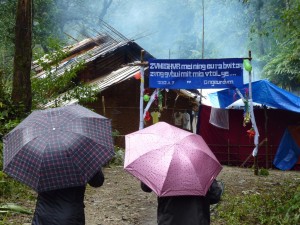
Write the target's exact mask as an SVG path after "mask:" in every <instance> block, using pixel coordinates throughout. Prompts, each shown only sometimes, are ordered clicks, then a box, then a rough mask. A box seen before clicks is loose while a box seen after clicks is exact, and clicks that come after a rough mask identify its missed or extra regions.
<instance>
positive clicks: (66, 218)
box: [32, 170, 104, 225]
mask: <svg viewBox="0 0 300 225" xmlns="http://www.w3.org/2000/svg"><path fill="white" fill-rule="evenodd" d="M103 182H104V175H103V173H102V171H101V170H100V171H99V172H98V173H97V174H96V175H95V176H94V177H93V178H92V179H91V180H90V181H89V182H88V183H89V184H90V185H91V186H92V187H100V186H102V185H103ZM85 188H86V187H85V186H79V187H71V188H65V189H59V190H53V191H45V192H40V193H38V198H37V202H36V208H35V212H34V217H33V220H32V225H84V224H85V216H84V193H85Z"/></svg>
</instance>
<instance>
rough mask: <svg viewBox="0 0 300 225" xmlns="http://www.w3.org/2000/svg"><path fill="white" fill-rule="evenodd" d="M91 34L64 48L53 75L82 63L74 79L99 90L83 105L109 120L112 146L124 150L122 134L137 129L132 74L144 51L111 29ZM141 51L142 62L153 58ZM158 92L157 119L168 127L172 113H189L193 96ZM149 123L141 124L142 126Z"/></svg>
mask: <svg viewBox="0 0 300 225" xmlns="http://www.w3.org/2000/svg"><path fill="white" fill-rule="evenodd" d="M93 35H95V36H91V37H90V38H86V39H84V40H82V41H80V42H77V43H75V44H73V45H72V46H71V47H69V48H68V57H67V58H66V59H65V60H63V61H62V62H61V63H60V65H59V67H58V68H57V73H58V74H63V72H64V70H65V69H67V68H68V67H70V66H71V65H72V64H74V63H76V62H78V61H80V60H84V62H85V64H86V67H85V69H83V70H82V71H81V72H79V73H78V74H77V78H78V79H79V80H80V81H83V82H85V83H88V84H91V85H94V86H95V87H96V88H97V91H99V95H98V100H97V101H96V102H93V103H90V104H88V105H87V106H88V107H89V108H93V109H94V110H95V111H96V112H97V113H99V114H101V115H103V116H105V117H107V118H110V119H111V120H112V126H113V130H116V131H118V132H119V134H120V135H119V137H118V138H116V144H117V145H119V146H120V147H124V135H126V134H128V133H131V132H134V131H137V130H138V129H139V121H140V118H139V114H140V82H141V81H140V79H136V78H135V75H136V74H137V73H138V72H139V71H140V66H138V65H136V62H139V61H140V60H141V52H142V51H144V50H143V48H142V47H141V46H139V45H138V44H137V43H136V42H134V41H133V40H129V39H127V38H125V37H124V36H123V35H121V34H120V33H118V32H117V31H116V30H114V29H113V28H111V27H109V29H106V30H105V32H102V33H101V32H97V34H93ZM144 52H145V54H144V58H143V59H144V60H145V61H147V60H148V59H149V58H153V56H152V55H151V54H150V53H149V52H147V51H144ZM32 68H33V69H34V70H35V71H36V73H37V76H43V74H44V73H45V72H44V71H42V70H41V69H40V68H39V67H38V66H37V64H36V63H33V66H32ZM144 69H145V82H144V86H145V88H146V90H148V91H149V92H150V94H151V93H152V92H153V90H151V89H149V88H148V67H147V66H145V68H144ZM161 93H162V96H163V100H162V101H163V105H162V106H163V107H162V110H161V111H160V115H161V116H160V118H159V119H160V120H161V121H165V122H168V123H170V124H174V118H173V115H174V113H175V112H184V111H186V110H191V107H192V105H193V104H194V103H195V102H196V97H197V95H196V94H195V93H193V92H190V91H186V90H161ZM74 102H75V101H71V102H65V103H64V104H72V103H74ZM49 104H51V103H49ZM146 104H147V102H144V107H145V106H146ZM48 106H49V105H48ZM155 110H158V106H157V104H156V102H154V103H153V104H152V105H151V107H150V108H149V112H152V111H155ZM151 124H152V120H149V121H145V126H148V125H151Z"/></svg>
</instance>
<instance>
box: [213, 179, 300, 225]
mask: <svg viewBox="0 0 300 225" xmlns="http://www.w3.org/2000/svg"><path fill="white" fill-rule="evenodd" d="M282 183H283V185H280V186H277V187H274V188H273V189H272V190H270V189H268V188H266V189H265V190H262V192H263V193H258V192H251V191H247V192H246V191H245V192H244V195H235V196H229V195H228V194H227V193H226V191H225V194H224V195H223V199H222V204H220V205H219V207H218V212H217V215H215V216H214V217H215V218H213V219H212V220H213V221H217V222H220V223H221V221H226V224H233V225H235V224H236V225H237V224H265V225H283V224H286V225H289V224H299V223H300V201H299V200H300V182H299V181H297V182H295V181H288V180H286V181H283V182H282Z"/></svg>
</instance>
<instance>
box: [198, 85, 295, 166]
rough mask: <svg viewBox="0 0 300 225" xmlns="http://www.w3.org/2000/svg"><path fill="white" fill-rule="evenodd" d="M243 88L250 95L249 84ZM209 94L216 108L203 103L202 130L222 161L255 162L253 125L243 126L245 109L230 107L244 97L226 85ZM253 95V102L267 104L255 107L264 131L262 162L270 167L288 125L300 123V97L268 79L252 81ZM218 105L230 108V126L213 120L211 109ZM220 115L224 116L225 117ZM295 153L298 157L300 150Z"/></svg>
mask: <svg viewBox="0 0 300 225" xmlns="http://www.w3.org/2000/svg"><path fill="white" fill-rule="evenodd" d="M239 90H240V92H241V93H242V94H243V96H246V95H247V91H248V84H245V85H244V87H243V88H240V89H239ZM209 97H210V99H211V102H212V106H213V108H212V107H210V106H206V105H202V106H201V108H200V115H199V118H200V119H199V134H200V135H201V136H202V137H203V138H204V140H205V141H206V143H207V144H208V145H209V146H210V148H211V149H212V151H213V152H214V153H215V155H216V156H217V158H218V159H219V160H220V162H221V163H222V164H227V165H236V166H252V165H253V157H252V155H251V153H252V151H253V149H254V144H253V137H251V135H249V133H248V132H247V131H249V130H250V129H251V123H249V124H247V125H246V126H243V120H244V117H243V114H244V111H243V110H240V109H239V110H238V109H226V107H228V106H229V105H230V104H232V103H233V102H235V101H237V100H238V99H239V98H240V97H239V95H238V94H237V93H236V91H235V90H231V89H224V90H221V91H218V92H215V93H212V94H209ZM252 99H253V102H256V103H259V104H261V105H263V106H265V107H263V108H261V107H254V113H255V119H256V123H257V127H258V130H259V134H260V137H259V141H260V145H259V152H258V156H257V160H258V165H259V166H260V167H264V168H270V167H272V166H273V160H274V158H275V155H276V153H277V149H278V147H279V145H280V142H281V139H282V137H283V134H284V132H285V130H286V128H287V127H289V126H291V125H297V124H300V98H299V97H297V96H295V95H293V94H292V93H290V92H287V91H285V90H283V89H281V88H279V87H277V86H276V85H274V84H272V83H270V82H269V81H267V80H260V81H255V82H252ZM269 107H271V108H269ZM215 108H220V109H221V110H222V109H223V110H226V111H227V114H228V115H227V116H228V118H227V119H228V121H229V129H221V128H218V127H216V126H214V125H212V124H211V123H210V122H209V121H210V116H211V111H212V110H214V109H215ZM220 115H222V114H220ZM219 119H220V120H222V118H219ZM285 152H286V154H285V156H286V155H287V154H288V152H289V151H287V150H286V151H285ZM290 156H291V154H290ZM294 156H295V157H297V154H295V155H294ZM282 157H283V156H282V155H281V158H282ZM283 158H284V157H283ZM297 160H298V159H296V160H295V159H294V161H297ZM298 162H299V161H298ZM295 167H299V168H300V164H298V163H297V162H296V164H295V166H294V168H295Z"/></svg>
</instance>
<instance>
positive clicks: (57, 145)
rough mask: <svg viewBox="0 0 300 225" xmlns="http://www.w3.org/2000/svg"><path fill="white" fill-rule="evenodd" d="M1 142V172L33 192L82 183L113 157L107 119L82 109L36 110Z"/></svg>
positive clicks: (69, 107) (109, 125)
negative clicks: (28, 187)
mask: <svg viewBox="0 0 300 225" xmlns="http://www.w3.org/2000/svg"><path fill="white" fill-rule="evenodd" d="M3 141H4V152H3V158H4V168H3V169H4V172H5V173H7V174H8V175H10V176H11V177H13V178H14V179H16V180H18V181H20V182H22V183H24V184H26V185H28V186H30V187H31V188H33V189H34V190H36V191H37V192H41V191H48V190H55V189H61V188H67V187H74V186H81V185H85V184H86V183H87V182H88V180H89V179H90V178H91V177H92V176H93V175H94V174H95V173H96V172H97V171H98V170H99V169H100V168H101V166H103V165H104V164H106V163H107V162H108V161H109V160H110V159H111V158H112V157H113V155H114V145H113V138H112V129H111V121H110V119H107V118H105V117H103V116H101V115H99V114H97V113H95V112H93V111H91V110H89V109H87V108H85V107H83V106H80V105H70V106H64V107H58V108H52V109H46V110H36V111H34V112H32V113H31V114H30V115H29V116H28V117H27V118H26V119H24V120H23V121H22V122H21V123H20V124H19V125H18V126H17V127H16V128H14V129H13V130H12V131H11V132H9V133H8V134H7V135H6V136H5V137H4V139H3Z"/></svg>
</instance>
